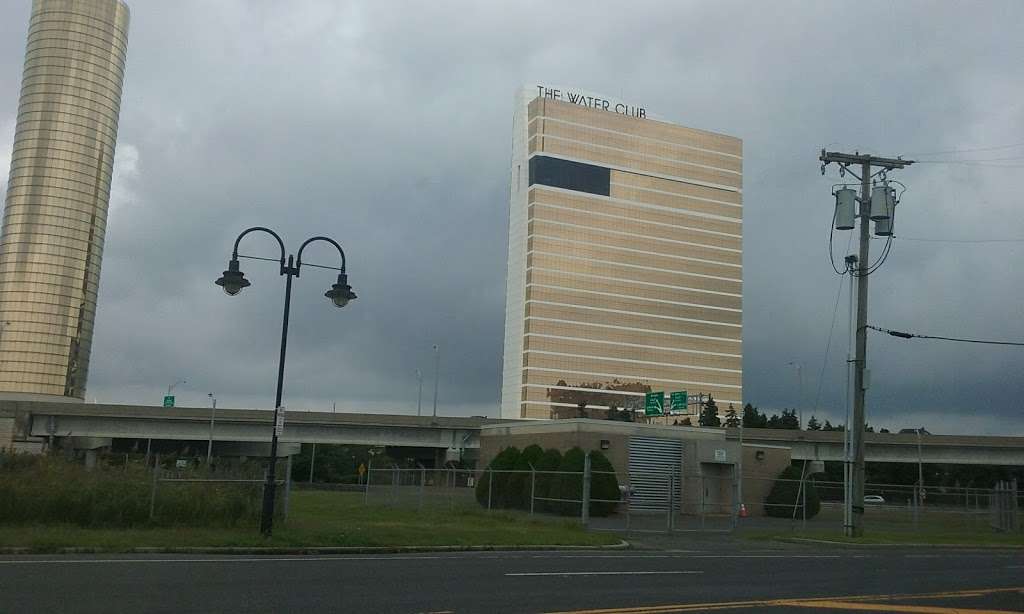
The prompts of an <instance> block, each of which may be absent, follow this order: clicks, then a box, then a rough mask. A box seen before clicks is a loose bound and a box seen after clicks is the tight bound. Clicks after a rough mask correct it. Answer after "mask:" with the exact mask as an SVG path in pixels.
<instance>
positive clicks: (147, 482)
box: [0, 454, 262, 528]
mask: <svg viewBox="0 0 1024 614" xmlns="http://www.w3.org/2000/svg"><path fill="white" fill-rule="evenodd" d="M174 477H197V478H201V477H213V476H208V475H206V474H196V473H191V472H190V473H187V474H184V475H180V474H179V475H176V476H174ZM217 477H220V476H217ZM152 488H153V470H152V469H149V468H146V467H145V466H144V465H143V464H142V463H141V462H140V463H127V464H125V465H123V466H120V467H109V466H106V467H105V466H102V464H101V466H98V467H96V468H94V469H91V470H87V469H86V468H85V467H84V466H83V465H81V464H79V463H76V462H73V461H68V460H65V459H63V458H59V457H54V456H29V455H24V454H22V455H11V454H0V524H20V525H24V524H71V525H76V526H79V527H103V528H117V527H141V526H149V525H160V526H210V525H216V526H234V525H238V524H245V523H252V524H253V525H255V523H256V521H257V520H258V518H259V510H260V495H261V492H262V491H261V488H260V485H259V484H255V483H252V484H247V483H242V484H224V483H216V482H205V483H203V482H165V481H160V482H159V483H158V485H157V489H156V498H155V507H154V512H155V513H154V515H153V519H150V505H151V495H152V492H153V491H152Z"/></svg>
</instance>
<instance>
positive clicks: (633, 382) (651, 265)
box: [502, 86, 743, 418]
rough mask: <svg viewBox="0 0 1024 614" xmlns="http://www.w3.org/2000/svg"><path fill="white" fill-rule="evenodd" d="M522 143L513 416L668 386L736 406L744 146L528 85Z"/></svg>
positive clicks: (509, 361)
mask: <svg viewBox="0 0 1024 614" xmlns="http://www.w3.org/2000/svg"><path fill="white" fill-rule="evenodd" d="M512 140H513V144H512V146H513V156H512V174H511V182H510V183H511V199H510V203H511V206H510V213H509V254H508V275H507V304H506V322H505V350H504V374H503V385H502V417H503V418H551V417H568V416H575V415H579V407H580V405H585V406H586V408H587V413H588V415H591V416H592V415H594V414H595V413H597V414H598V415H600V412H607V411H608V410H610V409H616V410H620V411H621V410H623V409H625V410H628V411H638V410H639V409H640V408H642V406H643V399H644V395H645V393H646V392H658V391H662V392H665V394H666V401H667V399H668V397H669V396H670V394H671V393H672V392H681V391H686V392H687V394H688V395H689V396H693V397H698V396H699V395H700V394H705V395H707V394H710V395H712V396H713V398H714V399H715V401H716V403H717V404H718V406H719V408H720V409H722V410H725V409H726V408H727V407H728V405H729V404H733V405H735V406H736V408H737V410H738V409H739V408H740V403H741V402H742V399H743V389H742V386H743V373H742V368H743V367H742V361H743V358H742V355H743V353H742V320H743V311H742V309H743V290H742V287H743V282H742V279H743V275H742V264H743V251H742V249H743V231H742V219H743V196H742V185H743V182H742V179H743V178H742V169H743V148H742V141H740V139H738V138H735V137H731V136H726V135H722V134H715V133H711V132H706V131H703V130H695V129H692V128H686V127H683V126H679V125H675V124H672V123H668V122H665V121H660V120H657V119H653V118H652V116H651V114H650V113H649V112H648V111H647V109H646V108H644V107H642V106H639V105H635V104H632V103H628V102H623V101H619V100H615V99H611V98H607V97H603V96H600V95H594V94H590V93H587V92H581V91H578V90H574V89H571V88H556V87H548V86H535V87H533V86H531V87H527V88H524V89H523V90H522V91H521V92H520V95H519V100H518V101H517V105H516V113H515V117H514V120H513V139H512ZM666 404H667V402H666ZM697 407H699V406H698V405H696V404H693V405H690V406H689V409H688V411H689V413H691V414H692V413H696V411H697ZM684 411H687V410H684Z"/></svg>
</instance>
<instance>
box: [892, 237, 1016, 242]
mask: <svg viewBox="0 0 1024 614" xmlns="http://www.w3.org/2000/svg"><path fill="white" fill-rule="evenodd" d="M895 238H896V239H898V240H900V241H921V242H926V243H1024V239H927V238H923V237H895Z"/></svg>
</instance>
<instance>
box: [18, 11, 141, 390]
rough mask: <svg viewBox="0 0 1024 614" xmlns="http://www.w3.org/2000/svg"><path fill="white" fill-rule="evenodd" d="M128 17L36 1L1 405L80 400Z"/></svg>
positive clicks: (22, 116) (21, 109)
mask: <svg viewBox="0 0 1024 614" xmlns="http://www.w3.org/2000/svg"><path fill="white" fill-rule="evenodd" d="M128 20H129V15H128V7H127V6H126V5H125V4H124V3H123V2H120V1H119V0H34V2H33V5H32V17H31V21H30V23H29V30H28V45H27V49H26V52H25V68H24V73H23V77H22V88H21V99H20V101H19V104H18V117H17V125H16V129H15V136H14V152H13V156H12V161H11V173H10V182H9V183H8V188H7V196H6V201H5V207H4V214H3V229H2V234H0V396H2V397H6V398H12V397H13V398H34V397H39V398H50V399H53V398H55V397H61V398H67V399H68V400H74V399H83V398H84V397H85V386H86V379H87V376H88V372H89V352H90V349H91V347H92V334H93V323H94V321H95V317H96V297H97V291H98V289H99V280H100V262H101V259H102V256H103V237H104V232H105V229H106V224H107V205H108V201H109V198H110V179H111V174H112V172H113V163H114V146H115V143H116V141H117V120H118V114H119V112H120V105H121V85H122V82H123V78H124V68H125V54H126V52H127V45H128Z"/></svg>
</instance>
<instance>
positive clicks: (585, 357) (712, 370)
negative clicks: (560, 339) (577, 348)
mask: <svg viewBox="0 0 1024 614" xmlns="http://www.w3.org/2000/svg"><path fill="white" fill-rule="evenodd" d="M523 354H524V355H529V354H539V355H544V356H553V357H565V358H573V359H577V360H587V361H590V360H593V361H601V362H621V363H629V364H635V365H638V366H642V365H652V366H656V367H666V368H671V369H693V370H696V371H708V372H710V373H729V374H734V375H735V374H740V373H743V369H725V368H721V367H702V366H700V365H695V364H690V363H674V362H658V361H655V360H639V359H633V358H620V357H618V356H613V357H610V356H594V355H591V354H574V353H570V352H556V351H553V350H536V349H533V348H530V349H527V350H523Z"/></svg>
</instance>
